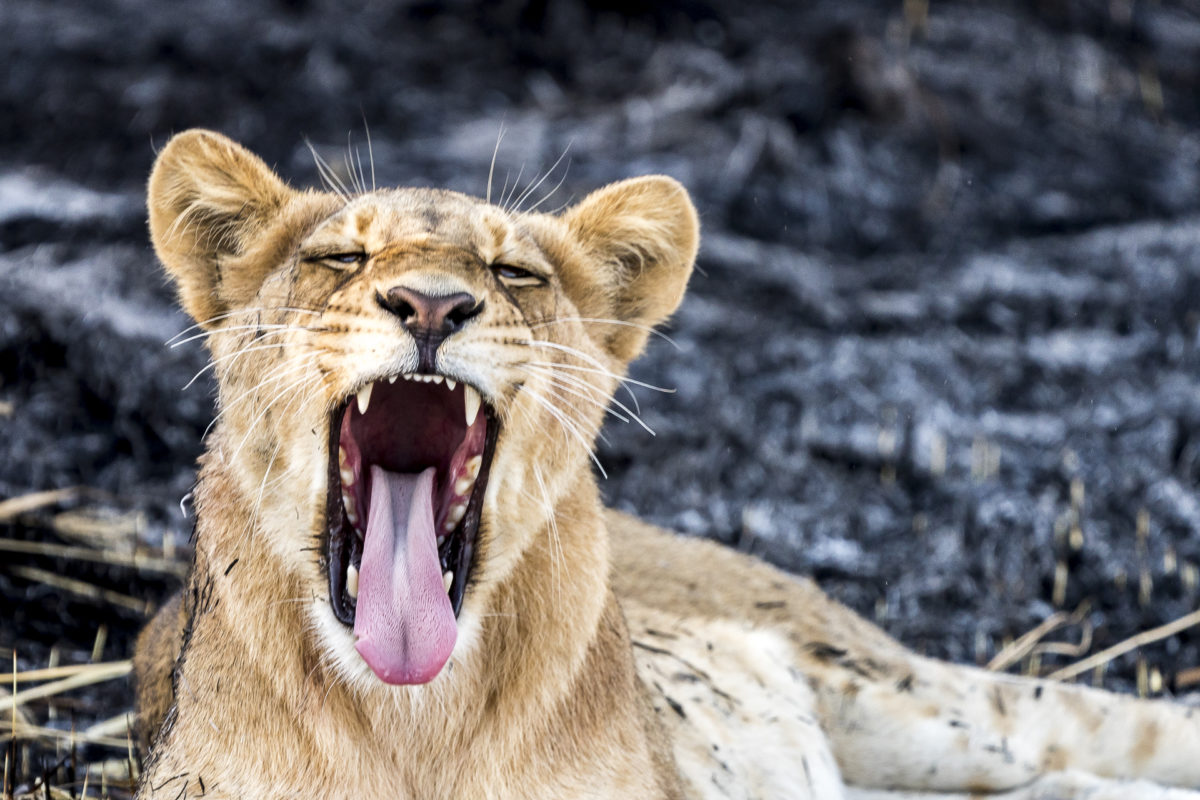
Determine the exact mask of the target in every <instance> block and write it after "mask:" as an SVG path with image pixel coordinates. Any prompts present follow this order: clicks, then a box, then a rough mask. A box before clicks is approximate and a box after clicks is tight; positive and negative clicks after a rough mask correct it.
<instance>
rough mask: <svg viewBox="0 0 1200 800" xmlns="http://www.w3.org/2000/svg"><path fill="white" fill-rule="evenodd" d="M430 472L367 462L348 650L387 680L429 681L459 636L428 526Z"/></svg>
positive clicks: (431, 496) (430, 489)
mask: <svg viewBox="0 0 1200 800" xmlns="http://www.w3.org/2000/svg"><path fill="white" fill-rule="evenodd" d="M434 474H435V470H434V468H433V467H430V468H429V469H427V470H425V471H424V472H422V473H420V474H418V475H409V474H404V473H398V472H388V471H386V470H384V469H381V468H379V467H377V466H372V467H371V508H370V510H369V511H368V513H367V532H366V539H365V541H364V542H363V554H362V564H361V566H360V568H359V577H358V608H357V610H356V612H355V617H354V635H355V637H356V638H357V639H358V642H357V644H355V649H357V650H358V653H359V655H361V656H362V657H363V659H364V660H365V661H366V662H367V664H368V666H370V667H371V669H373V670H374V671H375V674H376V675H378V676H379V678H380V680H383V681H385V682H387V683H426V682H428V681H431V680H433V678H434V676H436V675H437V674H438V672H440V671H441V669H442V666H443V665H445V663H446V659H448V658H449V657H450V651H451V650H453V649H454V640H455V638H456V637H457V636H458V626H457V624H456V623H455V620H454V609H453V608H451V606H450V598H449V597H448V596H447V595H446V586H445V584H444V583H443V582H442V565H441V560H440V559H439V558H438V552H437V535H436V534H435V533H434V530H433V476H434Z"/></svg>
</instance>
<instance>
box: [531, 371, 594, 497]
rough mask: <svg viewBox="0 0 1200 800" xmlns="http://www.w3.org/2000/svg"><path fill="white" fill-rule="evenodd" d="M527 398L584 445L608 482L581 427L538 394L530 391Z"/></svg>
mask: <svg viewBox="0 0 1200 800" xmlns="http://www.w3.org/2000/svg"><path fill="white" fill-rule="evenodd" d="M527 388H528V387H527ZM527 396H528V397H530V398H531V399H532V400H533V401H534V402H536V403H537V404H538V405H540V406H542V408H544V409H546V411H547V412H549V414H550V415H551V416H552V417H554V418H555V419H557V420H558V422H559V424H560V425H562V426H563V430H564V431H566V432H567V433H570V434H571V435H572V436H574V437H575V438H576V439H577V440H578V441H579V443H580V444H581V445H583V449H584V451H585V452H586V453H587V454H588V457H589V458H591V460H592V463H594V464H595V465H596V469H598V470H600V474H601V475H603V476H604V478H605V480H607V479H608V473H607V472H605V471H604V465H603V464H601V463H600V459H598V458H596V453H595V452H594V451H593V450H592V447H591V445H589V444H588V442H587V439H586V438H585V437H584V435H583V434H582V433H581V432H580V430H579V427H578V426H577V425H576V424H575V423H574V422H572V421H571V420H569V419H567V417H566V415H565V413H564V412H563V411H562V410H561V409H559V408H557V407H556V406H555V405H554V403H552V402H551V401H550V400H549V399H547V398H545V397H542V396H541V395H540V394H539V393H538V392H536V391H529V392H528V393H527Z"/></svg>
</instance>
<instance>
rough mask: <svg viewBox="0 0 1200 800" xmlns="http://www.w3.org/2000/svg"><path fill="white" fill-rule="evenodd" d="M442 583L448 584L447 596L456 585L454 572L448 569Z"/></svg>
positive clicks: (443, 575)
mask: <svg viewBox="0 0 1200 800" xmlns="http://www.w3.org/2000/svg"><path fill="white" fill-rule="evenodd" d="M442 583H444V584H446V594H449V593H450V587H451V586H453V585H454V570H451V569H448V570H446V571H445V572H443V573H442Z"/></svg>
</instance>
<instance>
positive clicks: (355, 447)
mask: <svg viewBox="0 0 1200 800" xmlns="http://www.w3.org/2000/svg"><path fill="white" fill-rule="evenodd" d="M498 429H499V426H498V424H497V422H496V418H495V414H494V412H492V410H491V409H490V408H489V407H488V406H487V404H486V403H483V402H481V399H480V396H479V393H478V392H477V391H476V390H475V389H474V388H473V387H471V386H469V385H467V384H464V383H456V382H455V381H453V380H450V379H447V378H444V377H443V376H441V375H417V374H405V375H392V376H390V377H388V378H384V379H380V380H377V381H375V382H374V383H370V384H367V385H365V386H364V387H363V388H362V389H360V390H359V391H358V392H357V393H356V394H354V395H352V396H351V397H349V398H347V400H346V401H345V402H344V403H343V404H342V405H341V406H340V407H339V408H338V409H337V410H336V411H335V412H334V413H333V417H332V419H331V421H330V447H329V451H330V459H329V489H328V497H327V503H326V513H327V523H328V525H327V528H328V536H327V539H326V549H327V552H326V559H325V561H326V564H327V565H328V568H329V590H330V603H331V605H332V607H333V613H334V615H335V616H336V617H337V618H338V619H339V620H340V621H341V622H342V623H343V624H345V625H347V626H350V627H351V628H353V630H354V635H355V640H356V641H355V648H356V649H357V650H358V652H359V654H360V655H361V656H362V657H363V659H364V660H365V661H366V662H367V664H368V666H370V667H371V669H372V670H373V671H374V672H375V674H376V675H378V676H379V678H380V679H381V680H383V681H386V682H387V683H403V684H410V683H425V682H427V681H430V680H432V679H433V678H434V677H435V676H436V675H437V674H438V672H439V671H441V668H442V667H443V666H444V665H445V663H446V660H447V659H448V658H449V656H450V651H451V650H452V649H453V648H454V642H455V639H456V636H457V618H458V612H459V610H460V609H461V608H462V601H463V594H464V592H465V590H466V587H467V584H468V580H469V578H470V572H471V567H472V565H473V559H474V556H475V544H476V540H477V537H478V533H479V520H480V515H481V513H482V508H483V495H484V491H485V490H486V488H487V480H488V472H489V469H490V466H491V460H492V453H493V450H494V448H495V443H496V434H497V432H498Z"/></svg>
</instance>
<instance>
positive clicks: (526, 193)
mask: <svg viewBox="0 0 1200 800" xmlns="http://www.w3.org/2000/svg"><path fill="white" fill-rule="evenodd" d="M574 141H575V140H574V139H572V140H571V141H569V142H567V146H566V147H565V148H563V151H562V155H561V156H559V157H558V160H557V161H555V162H554V164H552V165H551V167H550V169H548V170H546V174H545V175H543V176H542V177H541V178H539V179H538V180H537V182H536V183H533V184H531V185H530V186H529V187H527V188H526V189H525V191H523V192H521V196H520V197H518V198H517V201H516V202H515V203H513V210H514V211H520V210H521V203H523V202H525V198H526V197H529V195H530V194H531V193H532V192H534V191H536V190H537V188H538V187H539V186H541V185H542V184H543V183H544V182H545V180H546V179H547V178H549V177H550V176H551V175H552V174H554V170H556V169H558V165H559V164H561V163H562V160H563V159H564V158H566V157H567V153H569V152H570V151H571V145H572V144H573V143H574ZM566 177H567V176H566V174H565V173H564V174H563V179H564V180H565V179H566Z"/></svg>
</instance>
